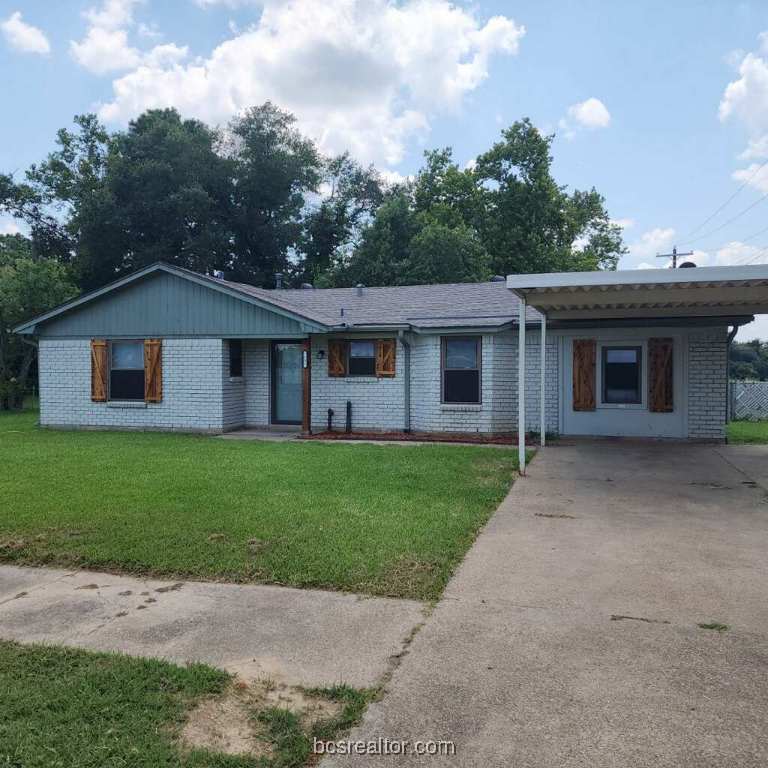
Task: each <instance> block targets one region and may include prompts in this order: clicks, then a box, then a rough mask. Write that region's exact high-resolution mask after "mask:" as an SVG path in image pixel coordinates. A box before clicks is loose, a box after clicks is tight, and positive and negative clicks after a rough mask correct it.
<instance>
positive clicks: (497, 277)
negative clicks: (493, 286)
mask: <svg viewBox="0 0 768 768" xmlns="http://www.w3.org/2000/svg"><path fill="white" fill-rule="evenodd" d="M491 282H492V283H506V282H507V278H506V277H504V275H494V276H493V277H492V278H491Z"/></svg>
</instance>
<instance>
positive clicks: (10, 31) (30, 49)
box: [0, 11, 51, 55]
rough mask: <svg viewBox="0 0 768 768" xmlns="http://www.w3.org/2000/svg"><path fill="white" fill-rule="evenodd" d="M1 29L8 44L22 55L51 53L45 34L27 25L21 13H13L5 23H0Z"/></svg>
mask: <svg viewBox="0 0 768 768" xmlns="http://www.w3.org/2000/svg"><path fill="white" fill-rule="evenodd" d="M0 29H2V30H3V35H4V36H5V39H6V40H7V41H8V44H9V45H10V46H11V47H12V48H15V49H16V50H17V51H21V52H22V53H39V54H42V55H46V54H49V53H50V52H51V44H50V43H49V42H48V38H47V37H46V36H45V33H44V32H43V31H42V30H41V29H38V28H37V27H33V26H32V25H31V24H27V23H26V22H25V21H24V20H23V19H22V17H21V12H20V11H16V12H15V13H12V14H11V15H10V16H9V17H8V18H7V19H6V20H5V21H3V22H2V23H0Z"/></svg>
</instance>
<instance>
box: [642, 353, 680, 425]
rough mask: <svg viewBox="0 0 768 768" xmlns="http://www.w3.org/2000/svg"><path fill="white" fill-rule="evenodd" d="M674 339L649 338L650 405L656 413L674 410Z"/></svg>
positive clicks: (650, 408)
mask: <svg viewBox="0 0 768 768" xmlns="http://www.w3.org/2000/svg"><path fill="white" fill-rule="evenodd" d="M673 350H674V342H673V340H672V339H649V340H648V404H649V405H648V407H649V410H651V411H653V412H654V413H670V412H671V411H673V410H674V407H675V406H674V393H673V384H672V382H673V354H672V353H673Z"/></svg>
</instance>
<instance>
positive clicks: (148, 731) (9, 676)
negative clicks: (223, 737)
mask: <svg viewBox="0 0 768 768" xmlns="http://www.w3.org/2000/svg"><path fill="white" fill-rule="evenodd" d="M228 680H229V677H228V675H227V674H226V673H224V672H220V671H218V670H215V669H211V668H210V667H206V666H203V665H193V666H189V667H177V666H174V665H173V664H167V663H164V662H161V661H151V660H146V659H130V658H128V657H125V656H118V655H110V654H94V653H88V652H85V651H75V650H65V649H61V648H48V647H43V646H20V645H16V644H15V643H6V642H0V690H2V692H3V693H2V696H0V768H118V766H129V765H130V766H132V767H135V768H144V767H146V768H156V767H157V766H161V765H162V766H166V767H167V768H172V767H175V766H185V768H186V766H190V767H191V766H210V767H211V768H212V767H213V766H220V767H221V768H225V766H231V768H234V767H235V766H240V765H242V766H245V765H248V763H244V762H239V761H238V762H236V761H234V760H233V759H232V758H228V757H225V756H221V759H219V758H217V757H216V756H214V755H207V754H205V753H202V752H198V753H197V754H189V755H184V754H182V752H181V751H180V750H179V749H178V748H177V746H176V744H175V736H176V734H177V733H178V730H179V728H180V725H181V723H182V721H183V720H184V717H185V715H186V713H187V711H188V710H189V708H190V707H191V706H192V705H193V703H194V702H195V701H196V700H197V699H199V698H201V697H203V696H209V695H214V694H218V693H221V692H222V691H223V690H224V688H225V686H226V685H227V683H228Z"/></svg>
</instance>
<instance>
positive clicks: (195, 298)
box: [37, 272, 310, 338]
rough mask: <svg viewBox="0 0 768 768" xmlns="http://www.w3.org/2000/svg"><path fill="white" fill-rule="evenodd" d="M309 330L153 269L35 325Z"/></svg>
mask: <svg viewBox="0 0 768 768" xmlns="http://www.w3.org/2000/svg"><path fill="white" fill-rule="evenodd" d="M309 330H310V329H309V327H308V326H307V325H306V324H304V323H301V322H299V321H298V320H295V319H293V318H290V317H285V316H284V315H282V314H279V313H277V312H273V311H271V310H269V309H264V308H262V307H259V306H255V305H254V304H251V303H248V302H247V300H246V301H243V300H241V299H238V298H236V297H233V296H228V295H227V294H225V293H222V292H220V291H217V290H215V289H212V288H209V287H207V286H205V285H199V284H197V283H194V282H192V281H190V280H186V279H184V278H182V277H177V276H176V275H172V274H169V273H167V272H154V273H151V274H149V275H147V277H145V278H143V279H141V280H138V281H136V282H135V283H130V284H128V285H126V286H124V287H123V288H119V289H117V290H115V291H112V292H110V293H107V294H105V295H104V296H102V297H100V298H98V299H95V300H94V301H92V302H89V303H87V304H83V305H82V306H80V307H77V308H75V309H73V310H71V311H69V312H66V313H64V314H62V315H60V316H59V317H56V318H52V319H51V320H49V321H48V322H44V323H41V324H40V325H39V326H38V328H37V332H38V334H39V335H40V336H41V337H42V338H72V337H82V336H88V337H102V336H103V337H108V338H119V337H124V338H130V337H146V336H162V337H173V336H214V337H230V338H237V337H249V338H294V337H304V336H306V335H307V333H308V332H309Z"/></svg>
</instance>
